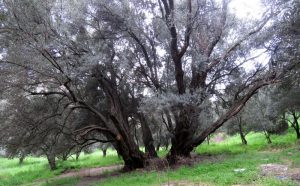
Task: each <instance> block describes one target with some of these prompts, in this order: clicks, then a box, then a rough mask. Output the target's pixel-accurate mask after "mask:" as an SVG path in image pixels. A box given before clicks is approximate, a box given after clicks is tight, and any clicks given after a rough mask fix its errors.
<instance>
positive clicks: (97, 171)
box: [57, 165, 123, 178]
mask: <svg viewBox="0 0 300 186" xmlns="http://www.w3.org/2000/svg"><path fill="white" fill-rule="evenodd" d="M122 167H123V165H112V166H108V167H98V168H86V169H80V170H78V171H71V172H66V173H63V174H61V175H59V176H58V177H57V178H67V177H97V176H101V175H103V174H105V173H107V172H112V171H117V170H121V169H122Z"/></svg>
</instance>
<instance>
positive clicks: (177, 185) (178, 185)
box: [161, 181, 209, 186]
mask: <svg viewBox="0 0 300 186" xmlns="http://www.w3.org/2000/svg"><path fill="white" fill-rule="evenodd" d="M161 186H209V185H207V184H203V183H192V182H188V181H180V182H168V183H165V184H162V185H161Z"/></svg>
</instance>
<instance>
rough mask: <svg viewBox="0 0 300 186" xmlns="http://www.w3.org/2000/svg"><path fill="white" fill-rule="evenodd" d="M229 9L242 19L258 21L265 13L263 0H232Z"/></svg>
mask: <svg viewBox="0 0 300 186" xmlns="http://www.w3.org/2000/svg"><path fill="white" fill-rule="evenodd" d="M229 7H230V10H231V11H232V12H234V13H235V14H236V15H237V16H238V17H239V18H241V19H253V18H254V19H257V18H260V17H261V15H262V13H263V12H264V9H263V6H262V2H261V0H232V1H231V3H230V5H229Z"/></svg>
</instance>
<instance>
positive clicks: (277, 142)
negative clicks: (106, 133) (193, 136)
mask: <svg viewBox="0 0 300 186" xmlns="http://www.w3.org/2000/svg"><path fill="white" fill-rule="evenodd" d="M246 138H247V140H248V143H249V144H248V145H247V146H244V145H241V144H240V139H239V136H233V137H230V138H228V139H226V140H225V141H223V142H221V143H218V144H210V145H207V144H203V145H201V146H199V147H198V148H197V149H196V150H195V151H196V152H197V153H200V154H203V155H205V157H209V156H210V157H213V161H212V160H211V159H212V158H208V159H209V160H206V161H203V162H201V163H199V164H197V165H195V166H193V167H181V168H179V169H176V170H169V171H165V172H158V171H152V172H141V171H136V172H132V173H128V174H123V175H121V176H119V177H113V178H108V179H105V180H102V181H101V182H98V183H95V184H94V185H95V186H97V185H99V186H100V185H101V186H115V185H118V186H144V185H160V184H163V183H168V182H173V181H179V180H183V181H188V182H192V183H205V184H207V185H234V184H257V185H270V186H271V185H275V186H276V185H278V186H279V185H290V186H294V185H297V183H295V182H292V181H289V180H284V181H280V180H278V179H276V178H271V177H261V176H260V171H259V165H260V164H266V163H283V162H286V161H289V162H290V163H291V165H292V166H293V167H300V155H299V154H300V151H299V150H300V149H299V148H300V144H299V142H295V141H296V138H295V135H294V133H293V131H292V130H290V131H289V132H288V133H287V134H286V135H283V136H276V135H274V136H272V141H273V144H270V145H269V144H267V142H266V140H265V138H264V136H263V134H260V133H251V134H248V135H247V137H246ZM277 149H281V150H277ZM164 154H166V151H162V152H160V155H164ZM119 163H122V161H121V160H120V159H119V158H118V157H117V156H116V154H115V153H113V152H110V153H109V154H108V156H107V157H106V158H101V153H100V152H99V151H97V152H94V153H92V154H89V155H82V156H81V157H80V159H79V161H75V160H74V159H70V160H68V161H65V162H58V167H59V169H58V170H56V171H52V172H51V171H49V168H48V165H47V162H46V159H45V158H33V157H30V158H27V159H26V160H25V162H24V165H21V166H20V165H18V160H17V159H13V160H7V159H3V158H0V186H11V185H22V184H28V185H30V184H29V183H32V182H34V181H37V180H43V182H42V183H43V184H42V185H44V186H50V185H53V186H54V185H76V183H77V182H78V181H79V179H77V178H64V179H60V180H53V179H52V180H51V179H49V178H53V177H55V176H56V175H59V174H60V173H61V172H62V171H63V170H66V169H79V168H85V167H100V166H107V165H113V164H119ZM238 168H244V169H245V171H244V172H240V173H236V172H235V171H234V169H238ZM47 179H49V181H45V180H47ZM298 185H299V184H298Z"/></svg>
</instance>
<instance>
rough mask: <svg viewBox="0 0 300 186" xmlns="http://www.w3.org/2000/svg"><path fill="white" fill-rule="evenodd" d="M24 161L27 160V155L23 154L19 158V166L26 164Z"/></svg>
mask: <svg viewBox="0 0 300 186" xmlns="http://www.w3.org/2000/svg"><path fill="white" fill-rule="evenodd" d="M24 159H25V155H24V154H21V156H20V158H19V165H22V164H23V163H24Z"/></svg>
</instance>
